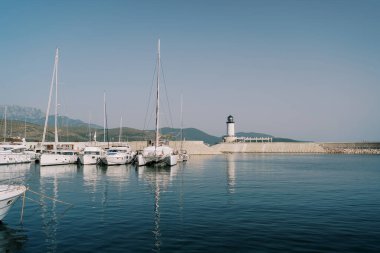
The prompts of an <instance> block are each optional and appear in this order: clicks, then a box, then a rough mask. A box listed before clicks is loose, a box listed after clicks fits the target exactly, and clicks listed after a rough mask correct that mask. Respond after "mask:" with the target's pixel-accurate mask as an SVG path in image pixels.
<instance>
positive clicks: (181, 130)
mask: <svg viewBox="0 0 380 253" xmlns="http://www.w3.org/2000/svg"><path fill="white" fill-rule="evenodd" d="M182 108H183V95H182V94H181V150H182V146H183V110H182Z"/></svg>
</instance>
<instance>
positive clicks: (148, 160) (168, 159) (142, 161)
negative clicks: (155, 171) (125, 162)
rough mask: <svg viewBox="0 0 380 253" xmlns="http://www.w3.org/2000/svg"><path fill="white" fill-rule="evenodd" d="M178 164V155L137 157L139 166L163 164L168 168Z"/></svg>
mask: <svg viewBox="0 0 380 253" xmlns="http://www.w3.org/2000/svg"><path fill="white" fill-rule="evenodd" d="M177 162H178V155H167V156H143V155H142V154H139V155H138V156H137V165H138V166H145V165H154V164H163V165H167V166H173V165H176V164H177Z"/></svg>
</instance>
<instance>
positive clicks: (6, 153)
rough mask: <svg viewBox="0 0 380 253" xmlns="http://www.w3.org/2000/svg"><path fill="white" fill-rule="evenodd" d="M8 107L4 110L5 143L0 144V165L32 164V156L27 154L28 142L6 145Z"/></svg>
mask: <svg viewBox="0 0 380 253" xmlns="http://www.w3.org/2000/svg"><path fill="white" fill-rule="evenodd" d="M6 136H7V106H5V109H4V143H2V144H0V165H1V164H14V163H30V162H31V160H32V159H31V156H30V155H29V154H28V153H27V152H26V149H27V147H26V141H25V139H23V142H22V143H6Z"/></svg>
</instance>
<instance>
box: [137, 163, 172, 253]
mask: <svg viewBox="0 0 380 253" xmlns="http://www.w3.org/2000/svg"><path fill="white" fill-rule="evenodd" d="M177 171H178V164H177V165H175V166H172V167H139V168H138V177H139V179H141V180H143V181H146V182H147V183H148V184H149V186H150V187H151V190H152V193H153V194H154V227H153V230H152V233H153V236H154V248H153V249H152V250H153V251H155V252H160V250H161V243H162V242H161V229H160V220H161V214H160V199H161V194H162V193H163V192H165V191H166V190H167V189H168V187H169V185H170V182H171V181H172V180H173V179H174V178H175V176H176V175H177Z"/></svg>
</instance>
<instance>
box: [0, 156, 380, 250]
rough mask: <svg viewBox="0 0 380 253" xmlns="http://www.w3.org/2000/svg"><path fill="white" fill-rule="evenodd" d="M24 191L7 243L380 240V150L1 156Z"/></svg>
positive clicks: (216, 246) (330, 243)
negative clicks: (111, 162) (172, 162)
mask: <svg viewBox="0 0 380 253" xmlns="http://www.w3.org/2000/svg"><path fill="white" fill-rule="evenodd" d="M0 175H1V177H2V178H7V177H20V178H22V179H23V180H24V182H25V183H26V184H27V185H28V186H29V188H30V189H31V190H33V191H36V192H38V193H40V194H44V195H46V196H50V197H52V198H56V199H59V200H61V201H64V202H67V203H70V204H73V206H72V207H71V206H69V205H67V204H64V203H60V202H55V201H51V200H50V199H47V198H43V197H41V195H36V194H33V193H32V192H28V193H27V197H28V199H26V207H25V212H24V217H23V218H24V222H23V225H20V224H19V220H20V211H21V203H22V202H21V201H20V200H19V201H18V202H17V203H16V205H15V206H14V207H13V208H12V210H11V213H9V214H8V216H7V217H6V218H5V220H4V222H3V223H2V224H0V251H2V252H6V251H8V252H380V156H365V155H357V156H354V155H282V154H276V155H271V154H265V155H261V154H228V155H220V156H192V157H191V160H190V161H189V162H187V163H186V164H179V165H177V166H175V167H172V168H145V167H140V168H135V167H134V166H130V165H127V166H112V167H97V166H78V167H77V166H76V165H74V166H73V165H65V166H53V167H40V166H39V165H35V164H23V165H12V166H0Z"/></svg>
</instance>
